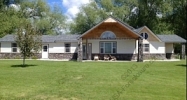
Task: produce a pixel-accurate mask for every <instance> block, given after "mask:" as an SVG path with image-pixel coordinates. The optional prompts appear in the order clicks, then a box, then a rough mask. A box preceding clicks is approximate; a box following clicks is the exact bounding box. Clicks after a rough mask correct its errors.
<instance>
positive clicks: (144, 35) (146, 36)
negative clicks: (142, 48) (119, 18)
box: [140, 33, 148, 39]
mask: <svg viewBox="0 0 187 100" xmlns="http://www.w3.org/2000/svg"><path fill="white" fill-rule="evenodd" d="M140 35H141V36H142V37H143V38H144V39H147V38H148V34H147V33H141V34H140Z"/></svg>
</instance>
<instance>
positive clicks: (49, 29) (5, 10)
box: [0, 0, 66, 37]
mask: <svg viewBox="0 0 187 100" xmlns="http://www.w3.org/2000/svg"><path fill="white" fill-rule="evenodd" d="M0 16H1V18H0V27H1V28H0V37H2V36H4V35H6V34H13V33H15V32H16V29H18V28H19V26H20V24H21V23H20V22H21V20H25V19H27V20H29V21H30V23H31V24H33V25H35V26H37V27H38V28H39V30H40V32H41V33H42V34H62V29H63V30H65V29H66V25H65V24H66V23H65V20H66V17H65V16H64V15H63V13H62V11H61V9H60V8H59V7H58V6H54V8H51V7H50V6H49V5H48V4H47V3H46V1H44V0H1V1H0Z"/></svg>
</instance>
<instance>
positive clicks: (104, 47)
mask: <svg viewBox="0 0 187 100" xmlns="http://www.w3.org/2000/svg"><path fill="white" fill-rule="evenodd" d="M116 49H117V43H116V42H100V53H103V54H105V53H106V54H114V53H116V51H117V50H116Z"/></svg>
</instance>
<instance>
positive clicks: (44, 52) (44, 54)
mask: <svg viewBox="0 0 187 100" xmlns="http://www.w3.org/2000/svg"><path fill="white" fill-rule="evenodd" d="M42 58H44V59H46V58H48V45H43V47H42Z"/></svg>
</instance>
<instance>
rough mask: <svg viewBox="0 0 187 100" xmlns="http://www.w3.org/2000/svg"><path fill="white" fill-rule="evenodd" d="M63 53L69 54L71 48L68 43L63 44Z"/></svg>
mask: <svg viewBox="0 0 187 100" xmlns="http://www.w3.org/2000/svg"><path fill="white" fill-rule="evenodd" d="M64 45H65V52H70V47H71V44H70V43H65V44H64Z"/></svg>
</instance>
